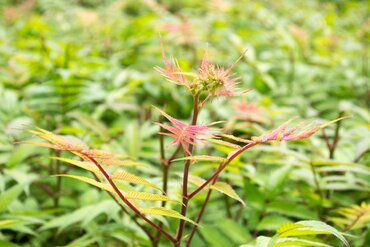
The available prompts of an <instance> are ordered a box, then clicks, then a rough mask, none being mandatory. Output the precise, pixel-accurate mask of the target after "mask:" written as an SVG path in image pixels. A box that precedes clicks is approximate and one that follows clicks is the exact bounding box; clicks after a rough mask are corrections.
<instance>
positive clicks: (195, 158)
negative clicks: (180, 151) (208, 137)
mask: <svg viewBox="0 0 370 247" xmlns="http://www.w3.org/2000/svg"><path fill="white" fill-rule="evenodd" d="M182 160H191V161H215V162H225V161H226V159H225V158H222V157H216V156H208V155H198V156H187V157H184V158H178V159H174V160H173V161H182Z"/></svg>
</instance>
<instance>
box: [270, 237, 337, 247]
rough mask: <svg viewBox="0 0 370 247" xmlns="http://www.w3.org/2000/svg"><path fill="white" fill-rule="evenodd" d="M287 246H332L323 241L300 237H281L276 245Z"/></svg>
mask: <svg viewBox="0 0 370 247" xmlns="http://www.w3.org/2000/svg"><path fill="white" fill-rule="evenodd" d="M286 246H302V247H303V246H310V247H331V245H327V244H324V243H321V242H317V241H312V240H306V239H299V238H279V239H278V240H277V241H276V243H275V244H274V247H286Z"/></svg>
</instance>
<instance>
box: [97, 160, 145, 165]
mask: <svg viewBox="0 0 370 247" xmlns="http://www.w3.org/2000/svg"><path fill="white" fill-rule="evenodd" d="M100 164H102V165H106V166H144V164H143V163H139V162H135V161H131V160H116V159H105V160H102V161H101V162H100Z"/></svg>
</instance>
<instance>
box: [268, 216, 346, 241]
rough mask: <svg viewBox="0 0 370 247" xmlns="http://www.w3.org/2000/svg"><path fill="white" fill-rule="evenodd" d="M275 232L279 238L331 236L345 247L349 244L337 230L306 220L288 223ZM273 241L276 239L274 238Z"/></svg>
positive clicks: (318, 222)
mask: <svg viewBox="0 0 370 247" xmlns="http://www.w3.org/2000/svg"><path fill="white" fill-rule="evenodd" d="M277 232H278V237H279V238H281V237H292V236H303V235H319V234H333V235H334V236H336V237H337V238H338V239H340V240H341V241H342V242H343V243H344V244H345V246H347V247H349V243H348V242H347V240H346V239H345V238H344V237H343V235H342V234H341V233H340V232H339V231H338V230H336V229H335V228H334V227H331V226H329V225H327V224H325V223H324V222H321V221H314V220H307V221H299V222H296V223H288V224H284V225H283V226H281V227H280V228H279V229H278V230H277ZM274 239H278V238H277V237H276V236H275V237H274ZM271 246H273V245H271Z"/></svg>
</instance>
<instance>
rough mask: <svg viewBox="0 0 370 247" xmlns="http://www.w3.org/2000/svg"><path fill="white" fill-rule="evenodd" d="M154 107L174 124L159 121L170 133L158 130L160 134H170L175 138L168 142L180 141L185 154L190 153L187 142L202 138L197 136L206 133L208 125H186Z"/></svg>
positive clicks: (172, 143) (175, 142) (192, 143)
mask: <svg viewBox="0 0 370 247" xmlns="http://www.w3.org/2000/svg"><path fill="white" fill-rule="evenodd" d="M156 109H157V110H158V111H159V112H160V113H161V114H162V115H163V116H165V117H166V118H167V119H168V120H169V121H170V122H171V123H172V124H173V125H174V126H170V125H167V124H162V123H159V125H160V126H161V127H162V128H163V129H166V130H168V131H169V132H170V133H164V132H160V134H162V135H167V136H171V137H173V138H175V140H173V141H172V142H171V143H170V144H171V145H177V144H179V143H180V144H181V146H182V147H183V149H184V151H185V152H186V153H187V154H189V155H191V152H190V151H189V147H188V144H191V145H194V144H195V141H199V140H202V139H201V138H199V136H200V135H205V134H206V131H208V130H209V128H208V126H206V125H187V124H185V123H183V122H181V121H179V120H177V119H175V118H173V117H171V116H170V115H168V114H167V113H165V112H164V111H162V110H160V109H158V108H156Z"/></svg>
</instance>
